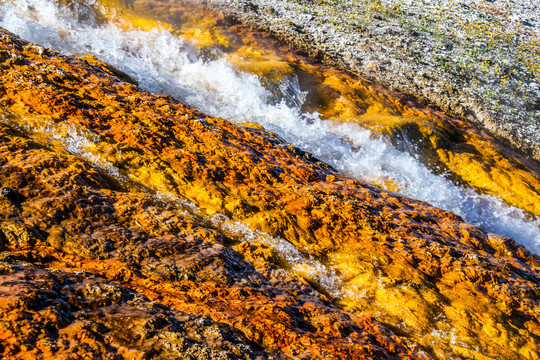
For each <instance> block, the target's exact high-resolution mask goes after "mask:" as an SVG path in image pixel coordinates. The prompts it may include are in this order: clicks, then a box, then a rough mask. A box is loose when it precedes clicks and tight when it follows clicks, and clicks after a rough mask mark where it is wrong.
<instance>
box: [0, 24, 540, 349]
mask: <svg viewBox="0 0 540 360" xmlns="http://www.w3.org/2000/svg"><path fill="white" fill-rule="evenodd" d="M96 65H97V67H96V66H94V65H90V64H89V63H88V62H87V61H85V60H80V59H72V58H68V57H65V56H60V55H58V54H56V53H54V52H52V51H49V50H47V49H44V48H41V47H38V46H35V45H32V44H29V43H27V42H25V41H22V40H21V39H19V38H17V37H15V36H13V35H12V34H10V33H8V32H6V31H2V32H1V36H0V77H1V79H2V83H1V88H0V105H1V106H2V111H3V115H2V124H1V125H0V148H1V151H0V184H1V185H2V186H3V187H6V188H10V189H13V190H12V191H13V192H14V193H13V194H15V195H16V196H15V195H13V196H7V197H5V198H2V199H0V219H1V220H0V247H1V249H0V250H1V251H2V252H1V255H0V274H1V275H0V294H1V297H0V317H1V319H2V321H0V354H1V355H2V356H4V357H6V358H9V359H11V358H14V359H30V358H31V359H34V358H55V359H62V358H64V359H68V358H69V359H83V358H100V357H101V358H106V359H122V358H125V359H132V358H186V359H237V358H238V359H255V358H260V359H266V358H272V357H273V358H297V359H363V358H371V359H384V358H411V359H412V358H429V357H436V358H441V359H444V358H473V359H488V358H500V359H538V358H539V351H538V343H539V341H540V324H539V318H540V305H539V304H540V302H539V300H540V274H539V265H540V264H539V261H538V260H539V259H538V257H537V256H535V255H532V254H530V253H529V252H528V251H526V250H525V249H524V248H523V247H521V246H518V245H517V244H515V243H514V242H513V241H512V240H511V239H507V238H501V237H498V236H492V235H489V236H488V235H486V234H485V233H483V232H482V231H480V230H479V229H477V228H475V227H473V226H470V225H467V224H465V223H463V221H461V219H459V218H458V217H457V216H455V215H453V214H451V213H449V212H446V211H443V210H440V209H437V208H434V207H431V206H429V205H428V204H426V203H422V202H419V201H414V200H410V199H407V198H405V197H401V196H399V195H396V194H395V193H392V192H389V191H384V190H379V189H377V188H375V187H372V186H368V185H365V184H362V183H360V182H358V181H354V180H350V179H347V178H344V177H342V176H340V175H339V174H337V173H335V172H334V171H333V170H332V169H331V168H330V167H328V166H327V165H325V164H322V163H320V162H318V161H317V160H316V159H314V158H313V157H311V156H310V155H309V154H306V153H303V152H302V151H300V150H298V149H295V148H294V147H292V146H288V145H287V144H285V143H283V142H282V141H281V140H280V139H278V138H276V137H275V136H273V135H271V134H269V133H267V132H265V131H264V130H261V129H256V128H250V127H240V126H235V125H233V124H231V123H229V122H227V121H225V120H222V119H218V118H210V117H207V116H205V115H203V114H201V113H199V112H196V111H194V110H192V109H190V108H188V107H186V106H184V105H182V104H179V103H178V102H176V101H174V100H173V99H171V98H169V97H167V96H163V95H155V94H149V93H146V92H142V91H140V90H139V89H138V88H137V87H136V86H135V85H133V84H131V83H128V82H123V81H121V80H120V79H119V78H118V77H116V75H115V74H114V72H111V71H110V69H109V71H108V70H107V67H105V66H100V65H99V64H98V63H96ZM225 217H227V218H229V219H230V220H223V219H224V218H225ZM223 224H225V225H227V224H228V225H229V226H228V227H227V226H224V225H223ZM242 226H245V228H244V230H238V229H240V228H241V227H242ZM247 227H249V228H250V229H251V230H247ZM235 229H236V230H235ZM242 231H243V232H244V234H245V233H246V232H249V231H252V232H251V233H250V236H241V234H240V233H242ZM239 234H240V235H239ZM268 237H273V239H277V238H282V239H286V240H287V241H288V242H290V243H291V244H293V245H294V246H295V247H296V248H297V249H299V250H301V252H299V254H300V255H301V254H302V253H305V254H306V256H305V258H306V259H311V260H313V259H315V260H316V261H319V262H320V263H322V264H324V265H325V266H327V267H328V268H331V269H334V270H335V273H334V275H333V278H331V279H333V284H331V285H330V286H328V284H326V285H325V283H324V282H322V281H319V280H318V278H317V277H316V276H311V275H310V274H313V273H312V272H309V271H307V272H302V269H301V264H296V265H295V266H291V264H290V262H289V263H288V262H287V261H288V260H287V254H286V253H284V252H283V251H281V248H279V247H272V246H270V245H271V244H270V245H269V244H265V243H264V241H263V240H261V239H264V238H268ZM247 240H249V241H250V242H251V243H249V242H247ZM282 241H283V240H282ZM300 255H299V256H300ZM306 264H307V262H306ZM306 266H307V265H306ZM283 267H285V268H290V269H289V270H290V271H287V270H285V269H284V268H283ZM300 275H303V277H301V276H300ZM323 293H325V295H323ZM339 308H341V309H339ZM344 310H349V312H346V311H344Z"/></svg>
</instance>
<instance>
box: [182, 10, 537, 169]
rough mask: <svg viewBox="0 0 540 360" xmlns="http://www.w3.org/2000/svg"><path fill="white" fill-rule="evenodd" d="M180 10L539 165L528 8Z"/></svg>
mask: <svg viewBox="0 0 540 360" xmlns="http://www.w3.org/2000/svg"><path fill="white" fill-rule="evenodd" d="M189 1H192V2H195V3H197V2H198V1H203V5H204V6H206V7H209V8H212V9H214V10H219V11H221V12H222V13H224V14H225V15H226V16H229V17H232V18H234V19H236V20H239V21H242V22H244V23H249V24H252V25H255V26H257V27H259V28H263V29H265V30H269V31H270V32H272V33H273V34H274V35H276V36H277V37H278V38H280V39H282V40H285V41H286V42H288V43H290V44H292V45H293V46H295V47H296V48H298V49H300V50H301V51H304V52H306V53H307V54H309V55H310V56H312V57H314V58H316V59H318V60H321V61H322V62H323V63H326V64H328V65H332V66H336V67H338V68H341V69H344V70H348V71H352V72H353V73H356V74H358V75H360V76H362V77H364V78H367V79H369V80H372V81H375V82H378V83H381V84H383V85H385V86H388V87H390V88H393V89H396V90H399V91H402V92H405V93H408V94H410V95H413V96H415V97H417V98H419V99H422V100H425V101H427V102H428V103H430V104H433V105H436V106H438V107H440V108H441V109H442V110H444V111H446V112H447V113H449V114H452V115H455V116H458V117H460V118H465V119H468V120H471V121H475V122H480V123H482V124H484V125H485V126H486V127H487V128H489V129H490V130H491V131H492V132H494V133H495V134H497V135H499V136H500V137H502V138H505V139H507V140H509V141H510V142H511V143H512V144H514V145H515V146H517V147H519V148H521V149H522V150H524V151H525V152H527V153H529V154H530V155H531V156H533V157H534V158H535V159H537V160H540V85H539V84H540V35H539V34H540V32H539V31H540V4H539V2H538V1H537V0H529V1H513V0H492V1H470V0H465V1H447V0H438V1H426V0H421V1H411V0H364V1H362V0H294V1H293V0H250V1H246V0H189Z"/></svg>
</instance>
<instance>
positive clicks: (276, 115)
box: [0, 0, 540, 253]
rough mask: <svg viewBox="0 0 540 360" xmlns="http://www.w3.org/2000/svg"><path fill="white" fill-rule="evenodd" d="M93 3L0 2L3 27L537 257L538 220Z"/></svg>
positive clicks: (290, 91)
mask: <svg viewBox="0 0 540 360" xmlns="http://www.w3.org/2000/svg"><path fill="white" fill-rule="evenodd" d="M92 4H93V2H92V1H89V2H87V3H86V5H78V6H71V7H69V8H68V7H65V6H63V5H61V4H58V3H56V2H54V1H52V0H17V1H15V2H8V3H3V4H0V26H2V27H4V28H6V29H8V30H10V31H12V32H14V33H16V34H17V35H19V36H21V37H22V38H25V39H27V40H30V41H32V42H36V43H39V44H40V45H43V46H47V47H50V48H52V49H54V50H57V51H60V52H63V53H67V54H72V55H73V54H74V55H84V54H87V53H92V54H94V55H95V56H97V57H98V58H99V59H100V60H103V61H105V62H108V63H110V64H112V65H114V66H116V67H118V68H119V69H121V70H123V71H125V72H126V73H128V74H129V75H130V76H131V77H133V78H135V79H136V80H137V81H138V82H139V85H140V86H141V87H142V88H144V89H145V90H149V91H153V92H163V93H167V94H169V95H171V96H173V97H175V98H176V99H178V100H180V101H182V102H184V103H187V104H189V105H191V106H193V107H195V108H197V109H199V110H201V111H203V112H205V113H207V114H209V115H213V116H220V117H224V118H228V119H230V120H231V121H234V122H245V121H249V122H256V123H259V124H261V125H262V126H264V127H265V128H266V129H268V130H270V131H273V132H276V133H277V134H279V135H280V136H281V137H282V138H284V139H285V140H286V141H288V142H290V143H292V144H294V145H295V146H297V147H299V148H302V149H303V150H306V151H309V152H311V153H313V154H314V155H315V156H316V157H318V158H320V159H322V160H324V161H326V162H328V163H329V164H330V165H332V166H333V167H334V168H336V169H338V170H339V171H340V172H341V173H343V174H345V175H347V176H351V177H355V178H358V179H361V180H367V181H378V180H382V181H379V182H384V181H385V180H392V181H394V182H396V183H397V184H398V185H399V187H400V191H401V192H402V193H403V194H404V195H406V196H409V197H412V198H416V199H419V200H423V201H426V202H428V203H430V204H432V205H435V206H438V207H441V208H443V209H446V210H449V211H452V212H454V213H456V214H458V215H460V216H461V217H463V218H464V219H465V220H466V221H467V222H469V223H472V224H474V225H478V226H480V227H482V228H483V229H485V230H487V231H491V232H496V233H499V234H502V235H506V236H510V237H513V238H514V239H516V240H517V241H519V242H521V243H522V244H524V245H525V246H527V247H528V248H529V249H530V250H531V251H533V252H536V253H540V220H535V219H530V218H528V217H527V216H526V215H525V214H524V212H523V211H522V210H519V209H516V208H513V207H509V206H507V205H505V204H504V203H503V202H502V201H501V200H499V199H497V198H495V197H492V196H488V195H480V194H478V193H476V192H475V191H474V190H472V189H470V188H463V187H458V186H456V185H454V184H453V183H452V182H450V181H449V180H447V179H446V178H445V177H444V176H441V175H435V174H433V173H432V172H431V171H430V170H429V169H428V168H426V167H425V166H424V165H423V164H421V163H420V162H419V161H418V160H416V159H415V158H414V157H413V156H411V155H409V154H407V153H404V152H401V151H398V150H397V149H396V148H394V147H393V146H391V145H390V144H388V143H387V142H384V141H383V140H380V139H373V137H372V136H371V135H372V134H371V133H370V132H369V131H368V130H366V129H363V128H361V127H359V126H358V125H356V124H353V123H348V124H337V123H333V122H331V121H322V120H321V119H320V118H319V116H318V115H317V114H310V113H303V112H302V111H301V107H302V102H303V94H302V92H301V91H300V89H299V86H298V82H297V80H296V79H295V78H292V77H291V78H286V79H285V80H283V81H284V83H283V84H280V85H279V86H277V87H275V88H277V89H284V90H283V96H282V97H281V100H280V99H277V100H276V96H275V94H273V93H270V92H269V91H268V90H267V89H266V88H265V87H264V86H263V85H261V81H260V80H259V78H258V77H257V76H255V75H252V74H245V73H239V72H238V71H235V70H234V69H233V67H232V66H230V64H228V63H227V61H226V60H225V59H223V58H221V59H217V60H205V59H204V57H203V56H201V54H200V53H199V50H198V49H197V48H196V47H194V46H193V45H191V44H190V43H189V42H187V41H185V40H183V39H182V38H178V37H175V36H173V35H172V34H171V33H170V32H168V31H166V30H162V29H154V30H151V31H141V30H126V29H125V26H123V27H120V26H117V25H115V23H113V22H104V21H103V20H100V18H99V16H97V15H96V13H95V10H92V6H91V5H92Z"/></svg>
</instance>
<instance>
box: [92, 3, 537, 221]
mask: <svg viewBox="0 0 540 360" xmlns="http://www.w3.org/2000/svg"><path fill="white" fill-rule="evenodd" d="M100 3H102V4H104V6H105V7H104V9H105V10H103V9H102V11H104V12H105V13H106V14H107V13H108V14H109V15H108V16H109V17H111V18H114V17H117V16H119V15H121V18H122V21H126V22H130V23H131V24H132V25H133V26H135V27H136V28H142V29H150V28H156V27H158V26H159V27H164V28H167V29H170V31H172V32H173V33H177V34H179V35H181V36H182V37H183V38H185V39H188V40H190V41H193V42H194V43H195V44H196V45H197V46H198V47H199V48H200V49H201V51H203V53H204V54H205V55H207V56H209V57H212V56H217V55H216V54H218V53H221V52H224V53H226V54H227V59H228V60H229V61H230V62H231V63H232V64H233V65H234V66H236V67H237V68H238V69H239V70H242V71H245V72H248V73H252V74H256V75H258V76H260V77H261V78H262V81H263V83H264V84H265V86H267V87H268V88H270V90H272V88H273V87H276V86H279V81H280V80H282V79H284V78H287V77H297V78H298V81H299V85H300V88H301V90H303V91H305V92H306V101H305V104H304V110H305V111H309V112H317V113H318V114H321V115H322V117H323V118H324V119H326V120H330V121H337V122H340V123H349V122H354V123H357V124H359V125H360V126H362V127H364V128H367V129H369V130H371V131H373V133H374V135H375V136H381V137H383V138H385V139H389V140H390V142H391V143H392V144H394V145H395V146H396V148H398V149H399V150H403V151H405V152H409V153H411V154H413V155H414V156H417V157H418V158H419V160H420V161H421V162H422V163H423V164H425V165H426V166H427V167H428V168H430V169H432V170H433V171H434V172H436V173H449V174H450V176H449V177H450V178H451V180H453V181H454V182H455V183H457V184H466V185H467V186H470V187H473V188H475V189H477V191H478V192H480V193H487V194H490V195H493V196H495V197H499V198H502V199H503V200H504V201H505V202H506V203H507V204H509V205H511V206H515V207H517V208H521V209H523V210H525V211H526V212H528V213H529V214H532V215H533V216H536V217H539V216H540V176H539V174H540V164H539V163H538V162H537V161H535V160H532V159H530V158H529V157H527V156H525V155H523V154H522V153H520V152H519V151H516V150H513V149H512V148H511V147H509V146H508V145H507V144H504V143H503V142H501V141H498V140H497V139H496V138H495V137H494V136H493V135H492V134H490V133H489V132H488V131H486V130H485V129H482V128H480V127H479V126H476V125H473V124H471V123H470V122H467V121H462V120H459V119H456V118H453V117H450V116H448V115H446V114H444V113H443V112H441V111H437V110H434V109H433V108H430V107H428V106H426V105H422V104H420V103H419V102H418V101H416V100H414V99H413V98H411V97H409V96H405V95H404V94H402V93H397V92H393V91H389V90H387V89H384V88H382V87H381V86H377V85H376V84H373V83H372V82H369V81H367V80H365V79H363V78H358V77H355V76H352V75H349V74H344V73H343V72H339V71H336V70H333V69H330V68H327V67H324V66H321V65H319V64H317V63H313V62H312V61H311V60H309V59H307V58H305V57H303V56H300V55H298V54H297V53H294V52H292V51H291V50H290V49H287V48H285V47H284V46H283V45H282V44H279V43H278V42H276V41H275V40H272V38H270V37H269V36H268V35H266V34H264V33H261V32H259V31H255V30H253V29H251V28H249V27H247V26H242V25H239V24H236V25H234V24H231V22H230V20H227V19H224V18H223V16H222V15H219V14H217V13H212V12H209V11H203V10H201V9H198V8H193V7H190V6H186V5H185V4H182V3H178V2H171V1H163V2H155V1H153V0H135V1H132V2H129V4H128V3H126V2H124V1H117V0H101V1H100ZM373 184H375V185H378V186H383V187H386V188H388V189H389V190H400V188H399V185H396V184H393V183H391V182H385V183H382V182H379V181H374V182H373Z"/></svg>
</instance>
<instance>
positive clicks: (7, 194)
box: [0, 187, 24, 203]
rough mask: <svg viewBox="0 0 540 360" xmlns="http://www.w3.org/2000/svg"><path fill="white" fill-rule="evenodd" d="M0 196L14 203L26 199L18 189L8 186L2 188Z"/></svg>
mask: <svg viewBox="0 0 540 360" xmlns="http://www.w3.org/2000/svg"><path fill="white" fill-rule="evenodd" d="M0 197H2V198H4V199H7V200H9V201H11V202H13V203H21V202H23V201H24V196H22V195H21V194H20V193H19V192H18V191H17V190H15V189H11V188H8V187H3V188H1V189H0Z"/></svg>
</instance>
